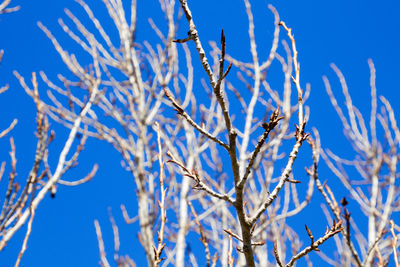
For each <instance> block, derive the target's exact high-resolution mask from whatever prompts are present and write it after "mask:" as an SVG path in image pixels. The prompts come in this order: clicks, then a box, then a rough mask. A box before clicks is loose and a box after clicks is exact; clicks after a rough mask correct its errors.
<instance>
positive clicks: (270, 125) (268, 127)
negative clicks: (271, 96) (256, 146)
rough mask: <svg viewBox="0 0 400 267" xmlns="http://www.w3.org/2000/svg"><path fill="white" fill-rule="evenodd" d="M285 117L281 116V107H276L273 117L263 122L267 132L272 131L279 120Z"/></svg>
mask: <svg viewBox="0 0 400 267" xmlns="http://www.w3.org/2000/svg"><path fill="white" fill-rule="evenodd" d="M281 119H283V117H282V116H281V117H279V108H277V109H275V110H274V111H273V112H272V114H271V117H270V118H269V122H264V123H263V124H262V127H263V128H264V129H265V131H266V132H271V131H272V130H273V129H274V128H275V127H276V125H278V122H279V121H280V120H281Z"/></svg>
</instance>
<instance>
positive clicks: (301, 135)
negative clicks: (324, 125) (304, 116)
mask: <svg viewBox="0 0 400 267" xmlns="http://www.w3.org/2000/svg"><path fill="white" fill-rule="evenodd" d="M306 123H307V121H306V120H304V121H303V123H302V124H301V125H300V126H299V125H297V124H295V126H296V132H295V137H296V140H297V141H298V142H301V143H302V142H303V141H304V140H306V139H307V138H308V137H309V136H310V134H309V133H305V131H304V129H305V128H306Z"/></svg>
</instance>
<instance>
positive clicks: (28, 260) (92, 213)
mask: <svg viewBox="0 0 400 267" xmlns="http://www.w3.org/2000/svg"><path fill="white" fill-rule="evenodd" d="M12 2H13V5H20V6H21V9H20V10H19V11H18V12H15V13H12V14H6V15H2V16H1V17H0V36H2V38H1V40H0V49H4V51H5V55H4V57H3V62H2V63H1V65H0V85H3V84H6V83H8V84H9V85H10V90H9V91H8V92H7V93H5V94H2V95H1V96H0V112H1V114H2V115H1V116H0V129H2V128H5V127H6V126H7V125H8V124H9V123H10V122H11V121H12V119H13V118H17V119H18V120H19V123H18V125H17V127H16V128H15V129H14V131H13V136H14V139H15V143H16V147H17V158H18V165H17V166H18V174H19V178H20V179H21V180H24V179H25V177H26V175H27V173H28V172H29V169H30V168H31V165H30V164H31V162H32V160H33V157H34V155H33V151H34V148H35V137H34V135H33V133H34V131H35V125H34V115H35V114H34V105H33V103H32V101H31V99H30V98H29V97H28V96H27V95H26V94H25V93H24V91H23V89H22V88H21V87H20V86H19V84H18V82H17V80H16V78H15V77H14V76H13V74H12V71H13V70H17V71H18V72H19V73H20V74H22V75H23V76H25V78H26V79H27V80H28V79H29V76H30V73H31V72H33V71H40V70H44V71H45V72H46V74H47V75H48V76H49V77H53V78H54V77H56V75H57V73H63V72H65V67H64V66H63V63H62V61H61V60H60V58H59V56H58V54H57V53H56V52H55V50H54V48H53V46H52V44H51V42H50V41H49V40H48V39H47V38H46V36H45V35H44V34H43V33H42V32H41V30H40V29H39V28H38V27H37V24H36V23H37V21H41V22H42V23H43V24H44V25H46V26H47V27H48V28H49V29H50V30H51V31H52V32H53V33H54V34H55V35H56V36H57V37H60V40H65V41H66V42H68V40H67V38H65V35H63V33H62V32H61V30H60V27H59V26H58V25H57V19H58V18H59V17H62V18H63V19H66V16H65V14H64V13H63V9H64V8H68V9H70V10H71V11H72V12H73V13H74V14H76V15H77V16H78V17H83V12H82V10H81V8H80V6H79V5H78V4H77V3H75V2H74V1H72V0H60V1H50V0H37V1H28V0H21V1H17V0H14V1H12ZM86 2H87V4H88V5H90V6H91V7H92V8H93V10H94V11H95V12H97V14H100V16H99V17H102V16H104V17H105V16H106V12H105V8H104V6H103V3H102V1H100V0H90V1H86ZM124 2H125V3H126V5H127V6H128V3H127V2H128V1H124ZM138 2H139V11H140V13H139V22H138V27H139V30H138V38H139V39H140V40H150V41H151V40H154V35H153V34H152V33H150V31H148V30H146V29H149V26H148V23H147V18H148V17H149V16H150V17H153V19H154V20H155V21H156V22H157V21H160V22H161V21H162V20H160V19H159V18H158V17H159V15H160V13H159V11H158V1H156V0H138ZM188 2H189V5H190V7H191V10H192V13H193V16H194V19H195V22H196V24H197V28H198V31H199V34H200V37H201V38H202V39H203V43H204V44H206V43H207V42H206V41H209V40H215V41H217V40H219V35H220V31H221V29H222V28H223V29H224V31H225V35H226V39H227V52H228V53H229V54H232V55H235V56H236V57H238V58H243V59H246V58H250V55H249V53H248V47H249V44H248V40H247V38H246V37H247V27H248V26H247V18H246V16H245V12H244V4H243V2H242V1H241V0H230V1H228V0H219V1H213V0H202V1H188ZM251 3H252V7H253V11H254V17H255V25H256V34H257V37H256V38H257V41H258V42H259V46H258V47H259V49H260V51H262V49H265V51H268V50H269V48H270V42H271V39H272V35H273V17H272V14H271V12H270V11H269V10H268V8H267V4H268V3H271V4H272V5H274V6H275V7H276V8H277V10H278V12H279V14H280V17H281V19H282V20H284V21H285V22H286V24H287V25H288V26H290V27H292V28H293V31H294V34H295V37H296V42H297V49H298V51H299V61H300V63H301V79H302V82H303V85H304V84H305V82H309V83H311V97H310V100H309V102H308V105H309V106H310V107H311V118H310V123H309V125H310V126H314V127H317V128H318V129H319V131H320V134H321V139H322V140H321V141H322V144H323V146H325V147H329V148H332V149H333V150H334V151H336V152H337V153H338V154H339V155H340V154H341V155H347V153H351V150H349V149H348V143H347V142H346V141H345V138H344V136H343V134H342V130H341V129H342V128H341V125H340V121H339V119H338V117H337V115H336V114H335V112H334V109H333V108H332V106H331V105H330V102H329V99H328V96H327V93H326V91H325V88H324V85H323V82H322V78H321V77H322V75H327V76H328V77H329V78H330V80H331V81H333V87H334V91H336V92H339V91H340V87H338V83H337V79H336V77H335V75H334V73H333V71H332V70H331V69H330V67H329V64H330V63H332V62H334V63H335V64H336V65H337V66H338V67H339V68H340V69H341V70H342V72H343V73H344V74H345V76H346V77H347V82H348V85H349V88H350V94H351V95H352V96H353V101H354V104H355V105H356V106H358V107H359V109H360V110H361V112H363V113H364V114H368V112H369V108H370V87H369V68H368V64H367V59H368V58H372V59H373V61H374V63H375V67H376V69H377V88H378V95H384V96H385V97H387V98H388V99H389V100H390V101H391V104H392V106H393V107H394V109H395V111H396V110H397V107H399V104H400V98H399V95H400V94H399V92H400V91H399V90H400V86H399V83H398V82H397V81H396V80H395V79H396V78H397V77H398V76H399V73H400V64H399V62H400V53H398V47H399V40H400V39H399V29H400V19H399V16H398V14H400V2H399V1H395V0H392V1H389V0H382V1H379V2H378V1H370V0H363V1H362V0H358V1H356V0H351V1H348V0H347V1H346V0H337V1H316V0H315V1H310V0H305V1H294V0H287V1H278V0H274V1H268V2H267V1H251ZM105 19H106V18H105ZM185 25H186V24H183V25H182V26H181V28H182V29H181V32H183V33H185V32H186V31H187V29H185V28H183V27H184V26H185ZM141 27H142V29H143V30H141ZM283 35H284V33H283V32H282V36H283ZM205 49H206V51H207V50H208V51H210V47H209V46H208V45H205ZM193 59H194V60H197V57H193ZM199 71H201V70H199ZM40 89H41V90H42V91H41V92H42V93H43V94H44V92H45V90H46V88H45V86H44V84H42V88H40ZM53 125H54V127H55V129H56V130H57V141H58V142H59V143H58V144H60V143H62V140H63V139H65V138H66V134H67V133H66V131H65V130H63V128H62V127H59V126H57V125H56V123H53ZM0 148H1V150H0V151H1V160H2V161H3V160H7V161H8V150H9V143H8V138H7V137H6V138H3V139H1V140H0ZM57 149H58V150H57ZM59 150H60V148H59V146H57V143H56V144H55V145H54V149H53V150H52V152H51V153H53V157H55V156H56V155H57V152H58V151H59ZM349 155H350V157H351V154H349ZM50 157H51V156H50ZM96 162H97V163H99V165H100V170H99V172H98V174H97V176H96V177H95V178H94V179H93V180H92V181H91V182H89V183H87V184H85V185H82V186H80V187H60V188H59V190H58V192H57V196H56V198H55V199H50V197H48V198H46V199H45V200H44V201H43V202H42V203H41V205H40V206H39V209H38V212H37V215H36V218H35V221H34V224H33V232H32V235H31V238H30V240H29V243H28V250H27V252H26V253H25V255H24V257H23V260H22V264H21V266H96V265H97V263H98V261H99V256H98V247H97V239H96V235H95V231H94V225H93V221H94V220H95V219H98V220H99V221H100V223H101V226H102V229H103V234H104V235H105V236H104V238H105V239H106V241H109V244H108V246H109V248H110V249H112V247H111V246H112V230H111V225H110V223H109V220H108V208H109V207H111V209H112V211H113V214H114V216H115V218H116V221H117V223H119V225H121V227H120V235H121V244H122V245H121V251H122V252H123V253H122V254H129V255H131V256H132V257H133V258H135V259H137V263H140V262H141V261H140V258H143V257H142V256H141V255H143V251H141V248H140V246H139V245H138V240H137V235H136V232H137V228H136V227H137V225H136V226H135V225H129V226H124V222H123V219H122V217H121V214H120V209H119V206H120V204H125V205H126V206H127V208H128V211H129V212H130V213H131V214H135V212H136V202H135V188H134V184H133V181H132V178H131V177H130V175H129V174H127V173H126V172H125V171H123V170H122V168H121V167H120V157H119V154H118V153H117V152H116V151H114V150H113V149H112V148H111V147H110V146H109V145H107V144H104V143H100V144H99V143H98V142H96V141H95V140H90V139H89V141H88V144H87V146H86V150H85V151H84V153H82V155H81V157H80V160H79V163H80V165H79V166H78V167H77V168H76V169H74V170H73V171H72V172H71V173H70V174H69V175H68V177H70V178H71V179H72V178H74V177H75V176H76V178H80V177H82V176H83V175H85V174H86V173H87V172H88V171H89V169H90V167H91V166H92V164H94V163H96ZM301 168H303V166H302V167H301ZM321 173H323V175H324V177H321V179H322V180H325V179H328V180H329V182H331V181H332V184H333V185H334V186H335V185H336V186H337V187H335V189H336V190H337V192H339V194H343V196H346V193H345V192H344V191H341V190H342V188H341V187H340V186H339V183H338V182H337V181H335V179H336V178H335V177H334V176H333V174H332V173H330V172H329V171H328V170H327V168H326V167H324V166H321ZM74 175H75V176H74ZM3 180H5V179H4V178H3ZM4 187H5V183H4V181H2V182H1V183H0V189H2V188H4ZM0 193H1V194H2V195H3V191H1V192H0ZM315 194H316V195H317V194H318V192H316V193H315ZM2 195H1V196H2ZM338 198H339V197H338ZM313 199H314V200H315V201H314V203H313V205H312V206H311V207H312V208H311V209H310V210H308V211H307V212H308V213H306V214H308V215H311V214H321V218H322V213H321V210H320V208H319V203H318V199H319V196H314V198H313ZM355 212H356V211H355ZM309 218H310V217H307V216H306V217H302V218H301V219H299V220H301V225H303V224H304V222H306V223H307V224H311V225H312V224H313V223H312V222H308V220H309ZM321 220H323V219H321ZM303 221H304V222H303ZM319 224H320V223H319ZM323 224H325V221H324V220H323ZM314 227H315V228H314V229H318V227H319V226H318V223H315V225H314ZM24 233H25V232H24V230H23V231H20V232H19V234H17V235H16V236H15V237H14V238H13V239H12V240H11V242H10V243H9V245H8V246H7V247H6V249H5V250H4V251H2V252H0V265H1V266H13V264H14V262H15V259H16V256H17V253H18V251H19V249H20V246H21V243H22V238H23V235H24ZM304 235H305V233H304ZM109 251H110V252H111V251H112V250H109ZM108 255H110V256H111V255H112V253H109V254H108ZM139 266H140V265H139Z"/></svg>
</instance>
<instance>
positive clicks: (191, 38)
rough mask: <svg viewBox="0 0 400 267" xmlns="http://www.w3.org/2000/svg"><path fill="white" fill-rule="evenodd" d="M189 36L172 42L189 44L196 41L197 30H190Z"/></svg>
mask: <svg viewBox="0 0 400 267" xmlns="http://www.w3.org/2000/svg"><path fill="white" fill-rule="evenodd" d="M187 35H188V37H186V38H184V39H175V40H173V41H172V42H174V43H186V42H188V41H190V40H194V39H196V37H197V30H195V29H193V30H190V31H188V33H187Z"/></svg>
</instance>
